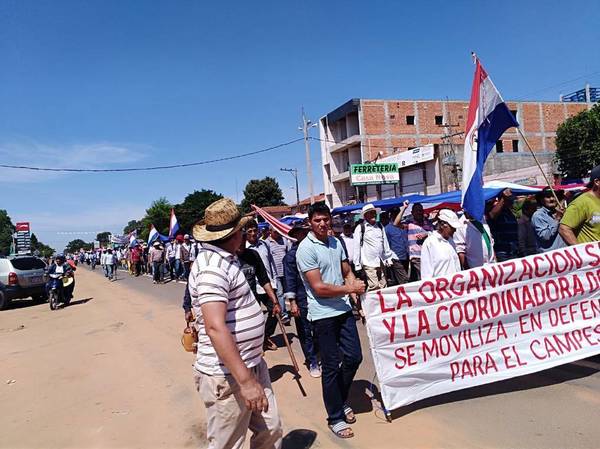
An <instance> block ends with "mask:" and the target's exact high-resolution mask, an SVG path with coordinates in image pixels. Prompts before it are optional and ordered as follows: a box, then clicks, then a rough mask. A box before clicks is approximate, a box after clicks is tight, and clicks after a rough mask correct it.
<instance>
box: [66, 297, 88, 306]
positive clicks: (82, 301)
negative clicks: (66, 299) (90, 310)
mask: <svg viewBox="0 0 600 449" xmlns="http://www.w3.org/2000/svg"><path fill="white" fill-rule="evenodd" d="M92 299H94V298H83V299H78V300H76V301H71V302H70V303H69V305H68V306H67V307H71V306H78V305H80V304H85V303H87V302H89V301H91V300H92Z"/></svg>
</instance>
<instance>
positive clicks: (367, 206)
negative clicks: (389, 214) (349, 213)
mask: <svg viewBox="0 0 600 449" xmlns="http://www.w3.org/2000/svg"><path fill="white" fill-rule="evenodd" d="M372 210H374V211H375V212H377V213H379V212H381V209H379V208H378V207H375V206H373V205H372V204H370V203H369V204H365V205H364V206H363V208H362V210H361V211H360V215H361V217H362V218H365V214H366V213H367V212H370V211H372Z"/></svg>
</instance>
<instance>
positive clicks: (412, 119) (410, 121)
mask: <svg viewBox="0 0 600 449" xmlns="http://www.w3.org/2000/svg"><path fill="white" fill-rule="evenodd" d="M406 124H407V125H414V124H415V116H414V115H407V116H406Z"/></svg>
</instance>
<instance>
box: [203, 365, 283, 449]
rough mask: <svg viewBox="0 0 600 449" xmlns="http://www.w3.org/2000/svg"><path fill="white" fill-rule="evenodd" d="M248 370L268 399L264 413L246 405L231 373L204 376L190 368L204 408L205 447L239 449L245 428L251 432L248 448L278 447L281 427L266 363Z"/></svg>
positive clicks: (281, 434) (243, 438)
mask: <svg viewBox="0 0 600 449" xmlns="http://www.w3.org/2000/svg"><path fill="white" fill-rule="evenodd" d="M251 370H252V372H253V373H254V375H255V376H256V378H257V380H258V382H259V383H260V384H261V385H262V387H263V388H264V390H265V395H266V396H267V400H268V401H269V411H268V412H266V413H265V412H263V413H252V412H251V411H250V410H248V409H247V408H246V404H245V403H244V399H243V398H242V395H241V394H240V386H239V385H238V383H237V382H236V381H235V379H234V378H233V376H230V375H229V376H226V377H217V376H208V375H206V374H203V373H199V372H197V371H194V378H195V381H196V389H197V390H198V392H199V393H200V397H201V398H202V401H203V402H204V406H205V407H206V418H207V429H206V436H207V438H208V449H240V448H241V447H242V446H243V444H244V440H245V439H246V434H247V433H248V430H250V431H251V432H252V437H251V438H250V448H251V449H279V448H280V447H281V440H282V437H283V429H282V424H281V419H280V417H279V411H278V410H277V402H276V401H275V395H274V394H273V389H272V388H271V379H270V378H269V370H268V368H267V364H266V363H265V361H264V360H263V361H262V362H261V363H260V364H259V365H258V366H256V367H254V368H251Z"/></svg>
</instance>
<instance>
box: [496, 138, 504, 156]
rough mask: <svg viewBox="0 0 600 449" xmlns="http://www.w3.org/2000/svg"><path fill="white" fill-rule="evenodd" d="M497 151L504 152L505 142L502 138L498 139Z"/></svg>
mask: <svg viewBox="0 0 600 449" xmlns="http://www.w3.org/2000/svg"><path fill="white" fill-rule="evenodd" d="M496 153H504V144H503V143H502V141H501V140H498V141H496Z"/></svg>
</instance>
